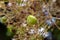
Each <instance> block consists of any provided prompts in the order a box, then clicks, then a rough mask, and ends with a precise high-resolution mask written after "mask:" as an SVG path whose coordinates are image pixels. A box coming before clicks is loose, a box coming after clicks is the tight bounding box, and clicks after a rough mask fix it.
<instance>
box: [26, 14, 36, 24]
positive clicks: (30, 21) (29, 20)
mask: <svg viewBox="0 0 60 40" xmlns="http://www.w3.org/2000/svg"><path fill="white" fill-rule="evenodd" d="M27 23H28V24H30V25H34V24H36V23H37V18H36V17H34V16H32V15H29V16H28V17H27Z"/></svg>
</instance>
